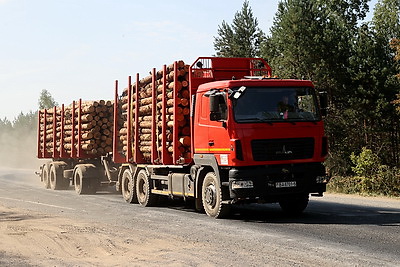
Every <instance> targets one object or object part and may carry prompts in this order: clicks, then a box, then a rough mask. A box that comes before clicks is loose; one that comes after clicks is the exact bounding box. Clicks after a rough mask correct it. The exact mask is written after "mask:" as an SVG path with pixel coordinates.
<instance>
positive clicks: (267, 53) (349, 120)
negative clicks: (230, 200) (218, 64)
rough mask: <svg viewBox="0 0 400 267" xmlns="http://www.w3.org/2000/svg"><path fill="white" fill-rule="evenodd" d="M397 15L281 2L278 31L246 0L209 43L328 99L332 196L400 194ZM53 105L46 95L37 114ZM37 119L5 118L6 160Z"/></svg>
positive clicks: (357, 6) (1, 133)
mask: <svg viewBox="0 0 400 267" xmlns="http://www.w3.org/2000/svg"><path fill="white" fill-rule="evenodd" d="M369 11H371V12H372V13H373V16H372V20H371V21H366V16H367V14H368V12H369ZM399 14H400V1H398V0H379V1H378V2H377V4H376V5H375V6H370V5H369V0H282V1H280V2H279V4H278V10H277V13H276V14H275V16H274V19H273V26H272V27H271V28H270V29H261V28H260V27H259V25H258V19H257V18H256V17H255V16H254V14H253V11H252V8H251V4H250V1H247V0H245V1H244V2H243V6H242V8H241V9H240V10H238V11H237V12H236V13H235V14H234V18H233V21H232V22H226V21H222V23H221V24H220V25H217V35H216V36H214V42H213V44H210V45H213V46H214V50H215V56H220V57H262V58H264V59H266V60H267V62H268V63H269V64H270V65H271V66H272V69H273V75H276V76H277V77H279V78H294V79H307V80H311V81H313V82H314V84H315V86H316V88H317V89H318V91H320V92H326V93H327V95H328V100H329V109H328V115H327V116H326V117H325V118H324V120H325V127H326V135H327V136H328V138H329V157H328V159H327V161H326V167H327V170H328V172H329V175H330V176H331V177H332V179H331V182H330V184H329V189H330V190H332V191H336V192H343V193H359V194H372V195H376V194H377V195H388V196H400V123H399V118H400V15H399ZM266 32H268V34H266ZM55 104H56V102H55V101H54V99H52V97H51V94H50V93H49V92H48V91H47V90H42V92H41V94H40V97H39V101H38V108H48V107H51V106H53V105H55ZM36 116H37V115H36V113H35V112H31V113H28V114H23V113H21V114H19V115H18V116H17V117H16V118H15V119H14V120H12V121H10V120H8V119H7V118H4V119H0V147H1V148H2V149H1V150H2V151H3V152H2V153H0V160H1V162H3V163H4V162H9V163H10V164H12V165H14V166H15V165H18V161H19V160H20V159H19V160H11V159H10V157H9V156H8V155H7V154H10V153H11V151H12V150H13V149H15V148H16V143H15V141H13V140H25V141H23V142H19V143H18V144H17V148H16V149H17V150H21V149H22V150H25V151H26V150H28V151H29V153H35V147H34V146H35V145H36V141H35V140H36ZM22 136H23V137H25V138H18V139H15V137H22ZM32 144H33V146H32ZM5 151H7V153H4V152H5ZM29 153H28V154H29ZM10 161H11V162H10Z"/></svg>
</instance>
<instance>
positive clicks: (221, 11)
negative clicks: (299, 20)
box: [0, 0, 376, 121]
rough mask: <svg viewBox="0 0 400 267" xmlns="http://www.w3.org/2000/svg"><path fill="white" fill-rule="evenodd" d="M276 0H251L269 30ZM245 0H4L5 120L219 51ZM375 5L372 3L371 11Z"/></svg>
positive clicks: (1, 74)
mask: <svg viewBox="0 0 400 267" xmlns="http://www.w3.org/2000/svg"><path fill="white" fill-rule="evenodd" d="M278 2H279V0H249V3H250V6H251V8H252V11H253V14H254V16H255V17H256V18H257V19H258V23H259V27H260V28H261V29H262V30H263V31H264V32H265V33H267V34H269V28H270V27H271V26H272V23H273V18H274V15H275V12H276V10H277V7H278ZM374 2H376V0H373V1H372V2H371V5H372V6H373V4H372V3H374ZM242 5H243V0H218V1H217V0H214V1H211V0H202V1H195V0H180V1H177V0H169V1H165V0H145V1H143V0H140V1H138V0H0V36H1V37H0V119H4V118H5V117H6V118H7V119H9V120H11V121H12V120H13V119H14V118H15V117H16V116H18V114H19V113H21V112H23V113H28V112H30V111H36V110H37V108H38V99H39V96H40V92H41V91H42V90H43V89H46V90H48V91H49V92H50V93H51V95H52V96H53V98H54V99H55V101H56V102H58V103H59V104H67V105H69V104H70V103H72V101H73V100H78V99H79V98H81V99H83V100H100V99H113V96H114V83H115V80H118V81H119V84H120V86H119V88H120V91H121V90H122V89H123V88H124V87H126V85H127V81H128V76H129V75H131V76H135V75H136V73H139V74H140V75H141V77H144V76H147V75H148V73H149V71H151V70H152V68H157V69H160V68H161V67H162V65H164V64H170V63H172V62H174V61H175V60H184V61H185V62H186V64H191V63H193V62H194V61H195V60H196V58H197V57H200V56H213V55H214V54H215V51H214V46H213V40H214V37H215V36H217V30H218V26H219V25H221V23H222V21H226V22H227V23H229V24H230V23H232V20H233V17H234V15H235V13H236V12H237V11H239V10H240V9H241V8H242ZM371 9H372V8H371Z"/></svg>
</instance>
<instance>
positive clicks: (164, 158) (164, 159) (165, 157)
mask: <svg viewBox="0 0 400 267" xmlns="http://www.w3.org/2000/svg"><path fill="white" fill-rule="evenodd" d="M166 80H167V65H164V66H163V81H164V82H163V88H162V102H161V104H162V110H163V112H162V121H163V122H165V121H167V83H166ZM167 129H168V126H167V124H166V123H163V124H162V154H161V163H162V164H165V165H168V164H172V162H173V160H172V157H171V154H170V153H169V152H168V149H167Z"/></svg>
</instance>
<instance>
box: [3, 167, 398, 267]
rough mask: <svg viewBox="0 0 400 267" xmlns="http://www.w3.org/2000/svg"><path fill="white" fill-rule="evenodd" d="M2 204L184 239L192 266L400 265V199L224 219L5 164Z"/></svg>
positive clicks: (270, 208)
mask: <svg viewBox="0 0 400 267" xmlns="http://www.w3.org/2000/svg"><path fill="white" fill-rule="evenodd" d="M0 206H5V207H9V208H18V209H24V210H27V211H34V212H40V213H41V214H47V215H49V216H54V215H56V216H62V217H65V218H68V219H72V220H81V221H86V222H93V223H98V224H102V225H104V226H105V227H110V228H111V229H113V228H124V229H137V230H138V231H145V230H146V231H148V232H151V233H152V234H151V235H149V236H148V238H167V239H169V240H171V242H172V243H173V242H174V240H179V241H180V242H187V244H188V251H187V252H188V254H187V255H186V256H185V257H186V258H187V265H192V266H198V265H202V266H214V265H224V266H262V265H267V266H277V265H279V266H321V265H323V266H337V265H338V264H340V266H400V200H399V199H385V198H371V197H368V198H367V197H359V196H346V195H336V194H326V195H325V196H324V197H323V198H317V197H311V200H310V203H309V206H308V208H307V209H306V211H305V212H304V214H303V215H301V216H298V217H289V216H286V215H285V214H284V213H282V212H281V210H280V208H279V206H278V205H275V204H265V205H258V204H257V205H248V206H241V207H237V208H236V209H235V213H234V214H233V215H232V216H231V218H229V219H223V220H222V219H212V218H209V217H207V216H206V215H205V214H199V213H197V212H195V211H194V209H193V208H191V207H190V206H189V207H188V206H185V205H184V204H183V203H181V202H169V203H168V204H166V205H165V206H162V207H150V208H144V207H141V206H139V205H136V204H127V203H125V202H124V201H123V199H122V196H121V195H119V194H117V193H115V192H113V191H112V190H109V191H102V192H99V193H97V194H96V195H86V196H78V195H76V193H75V192H74V191H73V190H72V188H71V190H66V191H52V190H48V189H44V188H43V186H42V184H41V183H40V181H39V178H38V177H37V176H35V175H34V174H33V170H15V169H14V170H12V169H4V168H3V169H2V168H0ZM1 216H2V215H1V214H0V219H1ZM0 224H1V220H0ZM143 238H146V237H143ZM189 245H190V246H189ZM0 251H1V247H0ZM171 253H172V254H170V257H175V256H176V257H182V255H180V254H176V255H175V256H174V255H173V251H171Z"/></svg>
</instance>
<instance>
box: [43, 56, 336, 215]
mask: <svg viewBox="0 0 400 267" xmlns="http://www.w3.org/2000/svg"><path fill="white" fill-rule="evenodd" d="M323 100H324V99H323V97H318V92H316V90H315V88H314V85H313V83H312V82H311V81H306V80H289V79H278V78H274V77H272V70H271V68H270V67H269V65H268V64H267V63H266V62H265V61H264V60H263V59H261V58H218V57H200V58H198V59H197V60H196V61H195V62H194V63H193V64H191V65H186V64H185V63H184V62H183V61H176V62H174V63H173V64H171V65H168V66H167V65H164V66H163V67H162V68H161V69H160V70H157V69H155V68H154V69H153V70H152V71H151V75H150V76H147V77H144V78H142V79H140V77H139V74H137V75H136V77H135V80H134V81H132V79H131V77H129V78H128V86H127V87H126V88H125V89H124V90H122V93H121V94H120V93H119V85H118V81H116V82H115V94H114V100H112V101H105V103H106V104H104V103H103V106H104V105H105V106H107V107H108V109H107V112H105V111H101V110H102V109H100V108H99V109H98V110H97V109H96V108H94V110H93V108H90V107H88V105H87V104H86V105H85V103H86V102H82V100H79V101H77V102H73V103H72V105H70V106H69V107H68V112H66V108H65V107H64V106H61V107H54V108H53V109H50V110H42V111H40V112H39V122H38V157H39V158H49V159H51V161H50V162H48V163H45V164H43V165H42V166H41V172H40V177H41V180H42V181H43V182H44V184H45V187H47V188H51V189H64V188H66V187H69V185H70V183H71V182H72V184H73V185H74V187H75V190H76V192H77V193H78V194H89V193H95V192H96V191H97V190H99V187H100V186H102V185H106V186H110V185H111V186H115V188H116V189H117V190H118V191H120V192H121V193H122V196H123V199H124V200H125V201H126V202H128V203H139V204H140V205H142V206H152V205H157V203H160V202H162V201H164V200H165V199H168V198H183V199H185V200H190V199H192V200H194V203H195V208H196V209H197V210H199V211H205V213H206V214H207V215H208V216H210V217H214V218H220V217H224V216H226V215H227V214H229V211H230V207H231V205H232V204H238V203H251V202H262V203H274V202H278V203H279V204H280V206H281V207H282V209H283V210H284V211H286V212H290V213H300V212H302V211H303V210H304V209H305V208H306V207H307V204H308V201H309V195H310V194H313V195H316V196H322V195H323V192H325V190H326V183H327V182H328V180H329V179H328V177H327V175H326V172H325V168H324V165H323V162H324V160H325V159H326V156H327V153H328V144H327V143H328V142H327V138H326V136H325V134H324V125H323V120H322V117H323V115H324V110H325V108H326V106H325V101H323ZM100 102H101V101H99V102H96V101H94V102H90V103H92V105H95V103H98V104H97V106H101V105H100ZM103 102H104V101H103ZM89 106H90V105H89ZM97 106H96V107H97ZM111 106H112V108H111V109H110V107H111ZM89 111H90V112H89ZM100 113H102V116H100ZM105 113H106V114H105ZM104 116H105V117H106V118H107V119H104V120H103V119H102V118H105V117H104ZM110 116H111V117H112V119H111V120H110ZM90 118H96V119H97V120H96V119H95V121H97V122H98V121H99V120H101V121H103V122H104V121H106V122H107V124H106V125H107V126H101V127H100V126H99V125H100V124H101V123H95V122H91V121H90ZM89 123H90V124H89ZM66 125H68V127H66ZM101 125H104V124H101ZM95 127H97V130H99V127H100V130H99V131H98V132H97V133H98V134H95V133H91V132H90V131H89V130H91V129H93V128H95ZM107 127H108V128H107ZM109 127H112V128H111V129H110V128H109ZM110 138H111V139H110ZM99 140H102V141H104V142H106V143H105V145H104V143H102V142H101V141H99ZM110 140H111V141H110ZM110 143H112V144H110Z"/></svg>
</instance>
